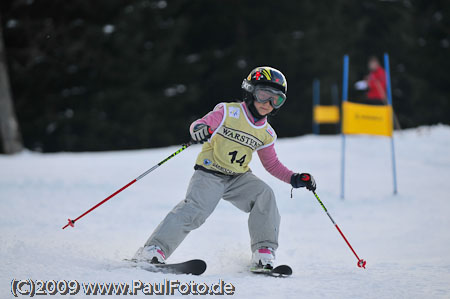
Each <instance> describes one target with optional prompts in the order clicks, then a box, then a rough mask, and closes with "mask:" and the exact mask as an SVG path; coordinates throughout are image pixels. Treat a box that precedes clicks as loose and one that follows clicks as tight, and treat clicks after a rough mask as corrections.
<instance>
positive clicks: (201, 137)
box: [191, 124, 213, 143]
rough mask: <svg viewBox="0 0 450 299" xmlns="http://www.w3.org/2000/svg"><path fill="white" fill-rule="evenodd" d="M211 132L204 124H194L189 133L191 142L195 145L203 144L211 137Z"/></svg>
mask: <svg viewBox="0 0 450 299" xmlns="http://www.w3.org/2000/svg"><path fill="white" fill-rule="evenodd" d="M212 133H213V131H212V129H211V128H210V127H209V126H208V125H205V124H196V125H195V126H194V128H193V130H192V132H191V137H192V140H194V141H195V142H196V143H203V142H205V141H207V140H208V139H209V137H211V135H212Z"/></svg>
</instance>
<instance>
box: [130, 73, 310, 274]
mask: <svg viewBox="0 0 450 299" xmlns="http://www.w3.org/2000/svg"><path fill="white" fill-rule="evenodd" d="M242 89H243V90H244V99H243V101H242V102H233V103H220V104H218V105H217V106H216V107H215V108H214V110H213V111H211V112H209V113H208V114H207V115H206V116H204V117H203V118H201V119H199V120H197V121H195V122H193V123H192V125H191V126H190V133H191V136H192V139H193V140H194V141H195V142H199V143H203V147H202V151H201V152H200V154H199V155H198V157H197V161H196V164H195V167H194V169H195V172H194V175H193V176H192V178H191V181H190V184H189V187H188V190H187V194H186V198H185V199H184V200H182V201H181V202H180V203H179V204H178V205H176V206H175V207H174V208H173V209H172V211H171V212H170V213H169V214H168V215H167V216H166V217H165V218H164V220H163V221H162V222H161V223H160V224H159V226H158V227H157V228H156V229H155V231H154V232H153V234H152V235H151V236H150V238H149V239H148V240H147V242H146V243H145V246H144V247H141V248H140V249H139V250H138V252H137V253H136V255H135V257H134V258H135V259H136V260H139V261H148V262H150V263H164V262H165V260H166V258H168V257H169V256H170V255H171V254H172V253H173V252H174V250H175V249H176V248H177V247H178V245H180V243H181V242H182V241H183V239H184V238H185V237H186V236H187V234H188V233H189V232H190V231H192V230H194V229H196V228H198V227H199V226H200V225H202V224H203V223H204V222H205V220H206V218H208V216H209V215H210V214H211V213H212V212H213V211H214V209H215V208H216V206H217V204H218V203H219V201H220V199H221V198H223V199H224V200H227V201H229V202H231V203H232V204H233V205H235V206H236V207H237V208H239V209H240V210H242V211H244V212H247V213H250V215H249V219H248V228H249V231H250V239H251V250H252V252H253V254H252V264H253V265H254V266H259V267H263V268H266V269H272V268H273V267H274V259H275V250H276V249H277V247H278V234H279V225H280V215H279V213H278V208H277V204H276V200H275V195H274V193H273V191H272V189H271V188H270V187H269V186H268V185H267V184H266V183H264V182H263V181H262V180H260V179H259V178H258V177H256V176H255V175H254V174H253V173H252V172H251V170H250V168H249V167H248V164H249V163H250V160H251V159H252V154H253V152H254V151H258V156H259V158H260V160H261V162H262V164H263V166H264V168H265V169H266V170H267V171H268V172H269V173H271V174H272V175H273V176H275V177H277V178H278V179H280V180H282V181H284V182H286V183H290V184H291V185H292V187H293V188H299V187H306V188H307V189H309V190H315V189H316V183H315V181H314V178H313V177H312V176H311V175H310V174H307V173H302V174H299V173H294V172H292V171H290V170H289V169H287V168H286V167H285V166H284V165H283V164H282V163H281V162H280V161H279V160H278V158H277V154H276V152H275V147H274V143H275V140H276V134H275V131H274V130H273V129H272V127H271V126H270V125H269V123H268V122H267V116H268V115H273V114H275V113H276V112H277V111H278V109H279V108H280V107H281V106H282V105H283V104H284V103H285V101H286V92H287V82H286V78H285V77H284V75H283V74H282V73H281V72H280V71H279V70H276V69H274V68H272V67H258V68H255V69H254V70H252V71H251V73H250V74H249V75H248V77H247V78H246V79H244V80H243V82H242Z"/></svg>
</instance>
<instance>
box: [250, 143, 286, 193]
mask: <svg viewBox="0 0 450 299" xmlns="http://www.w3.org/2000/svg"><path fill="white" fill-rule="evenodd" d="M258 156H259V159H260V160H261V163H262V165H263V166H264V168H265V169H266V170H267V171H268V172H269V173H270V174H271V175H273V176H274V177H276V178H278V179H280V180H282V181H283V182H286V183H288V184H290V183H291V176H292V175H293V174H294V172H293V171H291V170H289V169H288V168H287V167H286V166H284V165H283V163H281V162H280V160H278V156H277V153H276V152H275V146H274V145H273V144H272V145H270V146H268V147H266V148H263V149H261V150H259V151H258Z"/></svg>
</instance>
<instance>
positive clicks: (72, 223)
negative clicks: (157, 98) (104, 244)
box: [62, 141, 194, 229]
mask: <svg viewBox="0 0 450 299" xmlns="http://www.w3.org/2000/svg"><path fill="white" fill-rule="evenodd" d="M193 143H194V142H193V141H189V142H188V143H186V144H183V146H182V147H181V148H180V149H179V150H177V151H176V152H174V153H173V154H172V155H170V156H168V157H167V158H165V159H164V160H162V161H161V162H159V163H158V164H156V165H155V166H153V167H152V168H150V169H149V170H147V171H146V172H144V173H143V174H141V175H140V176H138V177H137V178H135V179H134V180H132V181H131V182H129V183H128V184H126V185H125V186H123V187H122V188H120V189H119V190H117V191H116V192H114V193H113V194H111V195H110V196H108V197H107V198H105V199H104V200H102V201H101V202H99V203H98V204H96V205H95V206H93V207H92V208H90V209H89V210H87V211H86V212H84V213H83V214H81V215H80V216H78V217H77V218H75V219H74V220H71V219H70V218H69V219H68V221H69V222H68V223H67V224H66V225H64V226H63V228H62V229H65V228H66V227H68V226H71V227H74V225H75V222H76V221H78V220H80V219H81V218H83V217H84V216H86V215H87V214H89V213H90V212H92V211H93V210H95V209H96V208H98V207H99V206H101V205H102V204H104V203H105V202H107V201H108V200H110V199H111V198H113V197H114V196H116V195H117V194H119V193H120V192H122V191H123V190H125V189H126V188H128V187H130V186H131V185H133V184H134V183H136V182H137V181H139V180H140V179H142V178H143V177H145V176H146V175H147V174H149V173H150V172H152V171H153V170H155V169H156V168H158V167H159V166H161V165H163V164H164V163H166V162H167V161H169V160H170V159H172V158H173V157H175V156H176V155H178V154H179V153H181V152H182V151H184V150H185V149H187V148H188V147H189V146H191V145H192V144H193Z"/></svg>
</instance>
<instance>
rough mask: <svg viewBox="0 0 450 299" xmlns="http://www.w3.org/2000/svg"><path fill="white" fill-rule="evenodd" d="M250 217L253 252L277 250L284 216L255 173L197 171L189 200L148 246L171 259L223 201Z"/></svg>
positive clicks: (189, 190) (266, 186) (270, 191)
mask: <svg viewBox="0 0 450 299" xmlns="http://www.w3.org/2000/svg"><path fill="white" fill-rule="evenodd" d="M221 198H223V199H225V200H227V201H229V202H231V203H232V204H233V205H234V206H236V207H237V208H239V209H240V210H242V211H244V212H247V213H250V215H249V217H248V229H249V231H250V242H251V250H252V251H255V250H257V249H258V248H260V247H262V246H266V247H271V248H273V249H277V247H278V231H279V227H280V214H279V213H278V208H277V204H276V200H275V195H274V193H273V191H272V189H271V188H270V187H269V186H268V185H267V184H266V183H264V182H263V181H262V180H260V179H259V178H257V177H256V176H255V175H254V174H253V173H251V172H246V173H244V174H241V175H237V176H227V175H221V174H215V173H210V172H206V171H203V170H196V171H195V173H194V175H193V176H192V178H191V181H190V183H189V187H188V190H187V193H186V198H185V199H184V200H182V201H181V202H180V203H178V204H177V205H176V206H175V207H174V208H173V209H172V211H170V212H169V214H167V216H166V217H165V218H164V220H163V221H162V222H161V223H160V224H159V225H158V227H157V228H156V229H155V231H154V232H153V234H152V235H151V236H150V238H149V239H148V240H147V242H146V243H145V245H146V246H148V245H157V246H159V247H160V248H161V249H162V251H163V252H164V253H165V255H166V257H169V256H170V255H171V254H172V253H173V252H174V251H175V249H176V248H177V247H178V245H180V243H181V242H182V241H183V240H184V238H185V237H186V236H187V235H188V233H189V232H190V231H192V230H194V229H196V228H198V227H200V226H201V225H202V224H203V223H204V222H205V220H206V218H208V216H209V215H211V213H212V212H213V211H214V209H215V208H216V206H217V204H218V203H219V201H220V199H221Z"/></svg>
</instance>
